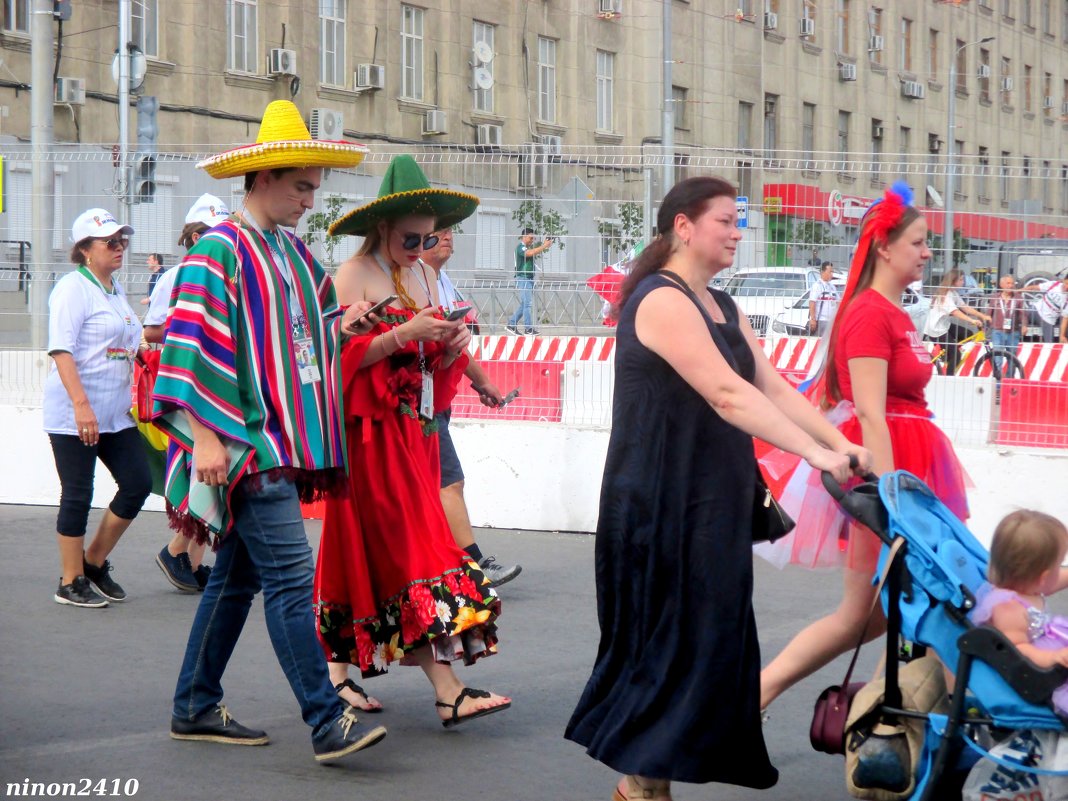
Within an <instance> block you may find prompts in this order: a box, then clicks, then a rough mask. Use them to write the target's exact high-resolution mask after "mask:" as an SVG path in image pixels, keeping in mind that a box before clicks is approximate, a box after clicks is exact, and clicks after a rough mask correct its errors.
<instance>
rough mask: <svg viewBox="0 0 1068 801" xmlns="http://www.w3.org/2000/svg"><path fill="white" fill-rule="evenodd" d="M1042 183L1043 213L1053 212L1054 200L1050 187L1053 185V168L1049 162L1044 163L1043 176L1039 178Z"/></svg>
mask: <svg viewBox="0 0 1068 801" xmlns="http://www.w3.org/2000/svg"><path fill="white" fill-rule="evenodd" d="M1038 179H1039V180H1040V181H1041V182H1042V211H1046V212H1049V211H1053V198H1052V196H1051V194H1050V186H1051V185H1052V184H1053V166H1052V165H1051V164H1050V163H1049V162H1048V161H1043V162H1042V174H1041V175H1040V176H1038Z"/></svg>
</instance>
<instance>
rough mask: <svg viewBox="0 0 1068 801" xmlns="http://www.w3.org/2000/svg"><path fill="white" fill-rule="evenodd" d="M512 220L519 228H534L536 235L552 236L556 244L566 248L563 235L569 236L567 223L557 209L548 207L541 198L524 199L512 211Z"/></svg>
mask: <svg viewBox="0 0 1068 801" xmlns="http://www.w3.org/2000/svg"><path fill="white" fill-rule="evenodd" d="M512 220H513V221H515V223H516V225H517V226H518V227H519V230H520V231H522V230H523V229H524V228H533V229H534V233H535V235H536V236H547V237H552V238H553V239H554V240H555V243H554V244H555V245H556V246H557V247H559V248H560V250H563V249H564V240H563V237H565V236H567V223H566V222H565V221H564V218H563V215H561V214H560V212H558V211H556V210H555V209H546V208H545V206H544V204H542V202H541V200H540V199H533V200H524V201H523V202H522V203H520V204H519V207H518V208H517V209H516V210H515V211H513V212H512Z"/></svg>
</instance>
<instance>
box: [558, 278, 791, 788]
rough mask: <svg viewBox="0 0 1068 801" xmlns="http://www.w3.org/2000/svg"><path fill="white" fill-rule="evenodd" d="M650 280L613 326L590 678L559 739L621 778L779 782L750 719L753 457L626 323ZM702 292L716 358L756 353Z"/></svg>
mask: <svg viewBox="0 0 1068 801" xmlns="http://www.w3.org/2000/svg"><path fill="white" fill-rule="evenodd" d="M662 286H675V285H674V284H673V282H672V281H671V280H670V279H668V278H666V277H664V276H662V275H659V274H653V275H651V276H649V277H647V278H645V279H644V280H643V281H642V282H641V283H640V284H639V285H638V287H637V289H636V290H635V292H634V294H633V295H632V296H631V297H630V299H629V300H628V301H627V304H626V306H625V307H624V308H623V311H622V313H621V315H620V319H619V325H618V328H617V332H616V362H615V369H616V378H615V394H614V398H613V405H612V435H611V440H610V442H609V446H608V458H607V461H606V464H605V469H604V480H603V483H602V486H601V501H600V517H599V519H598V522H597V543H596V579H597V614H598V619H599V621H600V626H601V641H600V646H599V648H598V652H597V661H596V664H595V665H594V667H593V673H592V675H591V676H590V679H589V682H588V683H587V685H586V689H585V692H583V694H582V698H581V699H580V700H579V703H578V706H577V707H576V709H575V712H574V714H573V715H572V717H571V721H570V723H569V724H568V726H567V730H566V732H565V735H564V736H565V737H567V738H568V739H570V740H573V741H574V742H576V743H579V744H580V745H583V746H585V747H586V749H587V753H589V755H590V756H592V757H593V758H594V759H597V760H599V761H600V762H603V763H604V764H606V765H608V766H609V767H611V768H613V769H615V770H617V771H619V772H620V773H625V774H637V775H641V776H646V777H649V778H656V779H670V780H675V781H683V782H712V781H715V782H725V783H729V784H737V785H742V786H745V787H754V788H759V789H765V788H768V787H771V786H772V785H774V784H775V782H776V781H777V780H778V771H776V770H775V768H774V767H772V765H771V763H770V761H769V759H768V753H767V749H766V747H765V745H764V738H763V734H762V733H761V727H760V709H759V706H760V679H759V672H760V649H759V644H758V642H757V630H756V621H755V619H754V616H753V605H752V594H753V554H752V531H751V527H750V524H751V518H752V503H753V493H754V476H755V470H756V465H755V457H754V454H753V440H752V437H750V436H749V435H748V434H746V433H744V432H743V431H741V430H739V429H737V428H735V427H734V426H732V425H730V424H728V423H727V422H725V421H724V420H723V419H722V418H721V417H720V416H719V415H718V414H717V413H716V412H715V411H714V410H713V409H712V407H711V406H709V404H708V402H707V401H705V400H704V399H703V398H702V397H701V396H700V395H699V394H698V393H697V392H696V391H695V390H694V389H693V388H692V387H690V385H689V384H687V383H686V382H685V381H684V380H683V379H682V378H681V377H680V376H679V375H678V373H676V372H675V371H674V370H673V369H672V368H671V367H670V366H669V365H668V364H667V362H665V361H664V360H663V359H661V358H660V357H659V356H657V355H656V354H654V353H653V352H652V351H650V350H649V349H647V348H646V347H645V346H644V345H642V344H641V342H639V341H638V337H637V335H636V334H635V330H634V318H635V314H636V312H637V310H638V305H639V304H640V303H641V302H642V300H643V299H644V298H645V296H646V295H647V294H649V292H651V291H652V290H654V289H657V288H659V287H662ZM713 296H714V297H715V299H716V302H717V303H718V304H719V306H720V308H721V309H722V310H723V313H724V316H725V317H726V320H727V322H726V323H725V324H722V325H717V324H715V323H712V322H711V321H709V325H710V326H712V325H715V326H716V329H717V332H718V334H719V335H720V336H719V337H717V339H718V344H719V347H720V350H721V352H723V355H724V357H725V358H726V359H727V361H728V362H729V363H730V364H731V365H732V366H733V367H734V368H735V369H736V370H737V371H738V372H739V374H740V375H742V376H743V377H744V378H745V379H746V380H747V381H750V382H751V381H752V380H753V377H754V374H755V370H756V367H755V363H754V360H753V355H752V352H751V351H750V350H749V347H748V345H747V343H746V341H745V338H744V336H743V334H742V332H741V329H739V327H738V311H737V308H736V307H735V305H734V303H733V301H731V299H730V298H729V297H728V296H727V295H725V294H723V293H722V292H717V291H714V292H713Z"/></svg>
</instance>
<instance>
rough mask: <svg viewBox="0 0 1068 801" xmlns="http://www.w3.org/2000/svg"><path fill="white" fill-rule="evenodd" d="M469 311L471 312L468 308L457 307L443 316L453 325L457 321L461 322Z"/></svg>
mask: <svg viewBox="0 0 1068 801" xmlns="http://www.w3.org/2000/svg"><path fill="white" fill-rule="evenodd" d="M470 311H471V307H470V306H458V307H457V308H455V309H453V310H452V311H451V312H448V313H447V314H446V315H445V319H446V320H448V321H449V322H450V323H455V322H456V321H457V320H462V319H464V318H465V317H467V314H468V312H470Z"/></svg>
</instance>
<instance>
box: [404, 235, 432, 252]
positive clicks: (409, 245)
mask: <svg viewBox="0 0 1068 801" xmlns="http://www.w3.org/2000/svg"><path fill="white" fill-rule="evenodd" d="M438 239H439V237H438V236H437V234H427V235H426V236H423V235H422V234H404V238H403V239H401V247H402V248H404V249H405V250H415V249H416V248H418V247H419V245H420V243H422V245H423V250H430V249H431V248H432V247H434V245H436V244H437V243H438Z"/></svg>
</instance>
